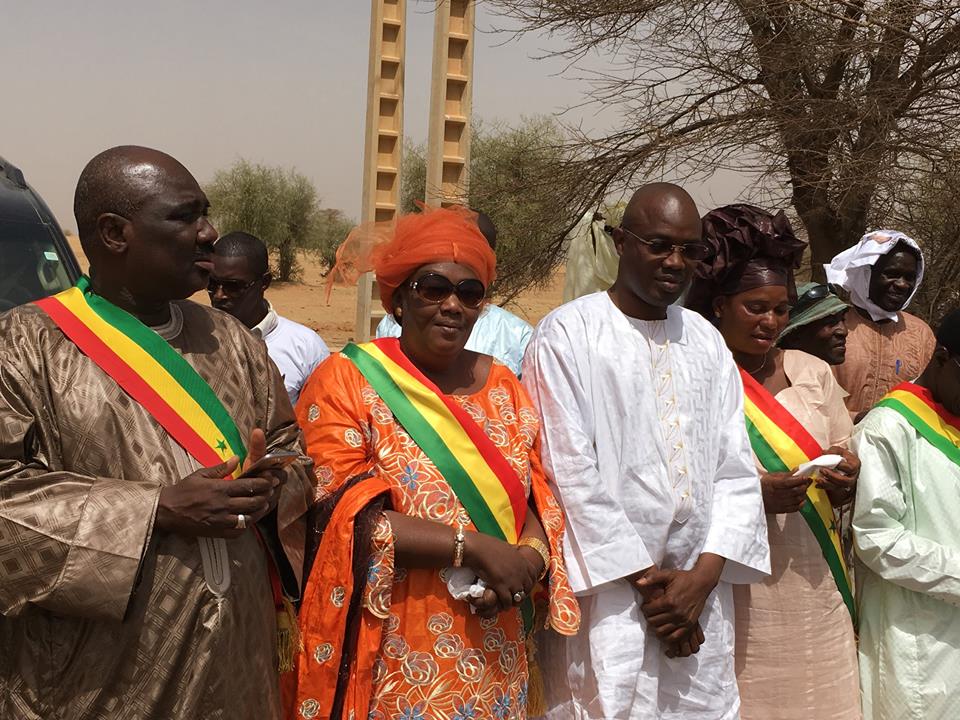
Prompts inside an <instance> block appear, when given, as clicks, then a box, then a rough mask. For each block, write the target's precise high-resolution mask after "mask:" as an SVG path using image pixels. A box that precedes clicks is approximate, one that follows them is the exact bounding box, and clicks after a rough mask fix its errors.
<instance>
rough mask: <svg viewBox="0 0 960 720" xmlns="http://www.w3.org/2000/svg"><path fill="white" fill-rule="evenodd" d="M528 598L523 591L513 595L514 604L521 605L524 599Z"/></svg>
mask: <svg viewBox="0 0 960 720" xmlns="http://www.w3.org/2000/svg"><path fill="white" fill-rule="evenodd" d="M526 596H527V594H526V593H525V592H523V590H519V591H517V592H515V593H514V594H513V602H514V603H516V604H517V605H519V604H520V603H522V602H523V599H524V598H525V597H526Z"/></svg>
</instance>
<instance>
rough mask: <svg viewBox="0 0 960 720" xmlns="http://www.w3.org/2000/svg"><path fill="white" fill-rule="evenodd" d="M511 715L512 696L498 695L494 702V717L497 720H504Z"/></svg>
mask: <svg viewBox="0 0 960 720" xmlns="http://www.w3.org/2000/svg"><path fill="white" fill-rule="evenodd" d="M509 714H510V696H509V695H504V694H499V693H498V694H497V697H496V698H495V699H494V701H493V716H494V717H495V718H497V720H504V718H506V717H507V716H508V715H509Z"/></svg>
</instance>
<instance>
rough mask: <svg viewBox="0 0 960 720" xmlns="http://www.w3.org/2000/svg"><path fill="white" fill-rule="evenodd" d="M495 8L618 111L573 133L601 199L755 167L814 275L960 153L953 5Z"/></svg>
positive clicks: (574, 165)
mask: <svg viewBox="0 0 960 720" xmlns="http://www.w3.org/2000/svg"><path fill="white" fill-rule="evenodd" d="M488 3H489V4H490V5H492V6H495V7H496V8H497V9H498V10H499V11H500V12H501V13H502V14H503V15H504V16H506V17H508V18H512V19H513V20H515V21H517V22H518V23H519V24H518V28H519V31H520V32H524V31H527V32H529V31H535V32H538V33H544V32H545V33H548V34H551V35H553V36H554V37H555V39H557V40H558V41H559V43H560V45H561V46H562V48H561V49H560V50H559V51H557V52H556V53H555V54H558V55H562V56H566V57H568V58H569V59H570V61H571V64H572V65H574V66H579V67H584V63H583V62H582V61H584V60H586V61H587V64H589V65H590V68H587V70H588V71H589V72H590V78H591V80H592V84H591V86H590V87H591V89H590V90H589V98H588V100H592V101H597V102H602V103H604V104H608V105H609V104H614V105H616V106H619V108H620V109H621V110H622V111H623V117H624V118H625V121H624V122H623V124H622V126H621V127H620V128H619V129H616V130H615V131H613V132H611V133H609V134H607V135H605V136H602V137H596V136H591V135H589V134H587V133H584V132H580V133H578V135H577V137H576V139H575V142H574V145H573V148H572V150H573V152H572V155H571V161H570V162H569V163H568V164H567V165H566V168H565V171H566V173H567V174H568V175H569V176H571V177H580V178H581V179H582V180H583V182H584V186H587V187H590V188H592V195H593V200H592V201H591V202H593V203H595V201H596V199H598V198H599V197H602V196H603V195H604V194H605V193H607V192H609V191H610V190H611V189H621V190H622V189H624V188H625V187H629V186H631V185H635V184H636V182H634V180H635V178H637V177H644V176H646V175H648V174H650V173H655V174H661V173H667V174H672V175H675V176H680V177H684V176H686V177H690V176H696V175H703V174H706V173H709V172H711V171H713V170H714V169H716V168H718V167H728V168H729V167H732V168H736V169H740V170H746V171H749V172H756V173H758V174H759V175H760V178H761V180H766V181H767V182H765V183H758V187H765V188H766V190H767V191H768V192H769V191H770V189H771V188H774V193H773V196H770V195H768V196H767V197H766V198H765V199H766V200H767V201H768V202H776V201H778V200H780V201H782V200H785V199H789V201H790V202H791V203H792V205H793V207H794V209H795V211H796V213H797V215H798V216H799V217H800V219H801V221H802V222H803V224H804V225H805V227H806V230H807V233H808V236H809V238H810V242H811V250H812V254H813V261H814V266H815V267H817V266H819V263H822V262H826V261H829V259H830V257H832V255H833V254H835V253H836V252H837V251H839V250H840V249H842V248H844V247H846V246H848V245H850V244H851V243H852V242H853V241H855V240H856V239H858V238H859V237H860V235H861V234H862V233H863V231H864V229H865V228H866V227H867V225H868V224H869V223H871V222H875V221H880V220H883V219H886V218H887V217H889V213H890V212H891V211H892V209H893V208H894V207H895V206H896V205H897V204H898V202H899V199H900V197H901V190H902V189H903V188H905V187H909V185H910V184H911V183H912V182H913V181H914V180H915V176H914V173H915V169H916V168H917V167H918V166H929V165H931V164H937V163H941V162H942V161H943V160H944V158H945V157H946V155H947V154H948V153H949V152H950V151H951V150H952V149H953V148H955V147H956V145H957V135H958V122H960V102H958V101H960V97H958V95H960V93H958V89H960V0H932V1H927V2H921V1H919V0H488ZM597 68H602V69H599V70H598V69H597ZM771 180H772V181H773V182H771ZM570 182H571V183H572V182H573V181H572V180H571V181H570ZM778 187H779V188H780V189H779V190H776V188H778ZM784 196H786V197H784Z"/></svg>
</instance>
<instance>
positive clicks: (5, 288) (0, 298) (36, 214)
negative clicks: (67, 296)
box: [0, 157, 80, 312]
mask: <svg viewBox="0 0 960 720" xmlns="http://www.w3.org/2000/svg"><path fill="white" fill-rule="evenodd" d="M79 277H80V267H79V266H78V265H77V259H76V258H75V257H74V256H73V253H72V252H71V251H70V246H69V245H67V240H66V238H65V237H64V236H63V232H62V231H61V230H60V226H59V225H58V224H57V221H56V220H54V218H53V213H51V212H50V208H48V207H47V205H46V203H45V202H43V200H42V199H41V198H40V196H39V195H38V194H37V193H36V192H35V191H34V189H33V188H32V187H30V186H29V185H28V184H27V181H26V180H25V179H24V177H23V173H22V172H20V169H19V168H18V167H16V166H15V165H13V164H12V163H9V162H7V161H6V160H4V159H3V158H2V157H0V312H3V311H4V310H9V309H10V308H12V307H15V306H17V305H21V304H23V303H28V302H32V301H33V300H37V299H39V298H42V297H45V296H47V295H52V294H54V293H58V292H60V291H61V290H66V289H67V288H69V287H70V286H71V285H73V284H74V283H75V282H76V281H77V278H79Z"/></svg>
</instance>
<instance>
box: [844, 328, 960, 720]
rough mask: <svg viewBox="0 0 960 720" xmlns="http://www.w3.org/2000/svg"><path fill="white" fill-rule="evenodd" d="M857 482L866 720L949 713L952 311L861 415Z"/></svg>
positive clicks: (957, 345) (955, 359)
mask: <svg viewBox="0 0 960 720" xmlns="http://www.w3.org/2000/svg"><path fill="white" fill-rule="evenodd" d="M853 449H854V450H855V451H856V453H857V454H858V455H859V456H860V461H861V470H860V481H859V485H858V487H857V499H856V504H855V506H854V511H853V537H854V544H855V548H856V553H857V558H858V559H859V561H860V568H859V569H858V570H857V584H858V588H857V589H858V590H859V598H860V687H861V690H862V697H863V712H864V718H865V720H881V719H885V718H903V719H904V720H948V719H951V720H952V718H955V717H957V697H956V690H955V688H956V687H957V686H958V685H960V506H958V495H957V488H958V487H960V310H955V311H954V312H952V313H951V314H950V315H948V316H947V317H946V318H945V319H944V320H943V322H942V323H941V325H940V328H939V330H938V331H937V334H936V349H935V350H934V353H933V357H932V359H931V360H930V361H929V363H927V366H926V369H925V370H924V371H923V373H922V374H921V375H920V377H919V378H918V379H917V380H916V381H915V382H912V383H911V382H905V383H901V384H900V385H898V386H897V387H895V388H894V389H893V390H892V391H891V392H890V393H888V394H887V395H886V396H885V397H884V398H883V399H881V400H880V402H879V403H878V404H877V405H876V406H875V407H874V408H873V409H872V410H870V412H869V413H867V416H866V418H865V419H864V420H863V421H862V422H861V423H860V425H859V426H858V427H857V431H856V433H855V434H854V437H853Z"/></svg>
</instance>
